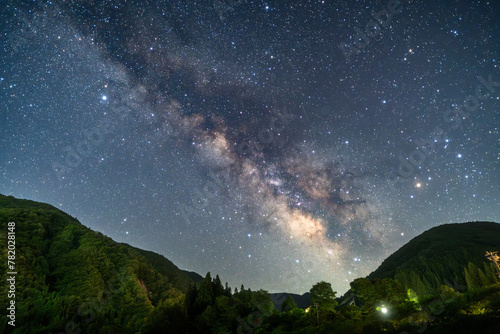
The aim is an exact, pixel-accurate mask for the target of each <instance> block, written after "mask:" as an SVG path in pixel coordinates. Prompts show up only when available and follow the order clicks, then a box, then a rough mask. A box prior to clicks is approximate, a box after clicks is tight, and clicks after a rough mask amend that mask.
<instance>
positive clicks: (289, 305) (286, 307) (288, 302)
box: [281, 295, 297, 312]
mask: <svg viewBox="0 0 500 334" xmlns="http://www.w3.org/2000/svg"><path fill="white" fill-rule="evenodd" d="M296 308H297V303H295V300H293V298H292V296H290V295H288V296H287V297H286V299H285V301H284V302H283V304H282V305H281V312H289V311H291V310H293V309H296Z"/></svg>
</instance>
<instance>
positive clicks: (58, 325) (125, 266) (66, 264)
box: [0, 195, 202, 333]
mask: <svg viewBox="0 0 500 334" xmlns="http://www.w3.org/2000/svg"><path fill="white" fill-rule="evenodd" d="M9 222H14V223H15V229H13V231H15V245H16V248H15V260H14V261H13V262H14V263H15V271H16V272H17V275H16V276H15V287H16V291H15V308H16V309H15V314H16V320H15V323H16V327H17V330H21V328H20V327H21V326H22V328H23V329H22V330H21V331H19V333H28V332H29V333H48V332H49V331H54V333H57V332H59V330H61V329H64V328H66V331H69V329H68V326H69V327H70V328H71V327H73V329H72V333H78V332H79V331H78V329H81V330H82V333H85V332H87V333H91V332H92V333H98V332H102V330H103V328H102V327H103V325H104V327H106V326H108V327H109V328H115V329H116V328H139V327H141V326H144V323H147V322H148V321H150V322H151V323H153V322H154V321H156V320H158V319H159V318H158V314H160V313H162V314H169V313H168V312H169V310H170V311H171V312H172V313H173V314H172V316H171V317H169V318H172V319H178V320H181V321H182V312H180V311H179V312H178V310H182V306H181V305H182V304H183V302H184V292H186V291H187V289H188V287H189V286H190V285H191V284H194V282H195V281H199V280H200V279H202V277H201V276H199V275H197V274H195V273H188V272H185V271H182V270H180V269H179V268H178V267H176V266H175V265H174V264H173V263H172V262H170V261H169V260H167V259H166V258H164V257H163V256H161V255H158V254H155V253H153V252H149V251H144V250H140V249H137V248H134V247H132V246H129V245H127V244H120V243H117V242H115V241H113V240H112V239H110V238H109V237H106V236H104V235H102V234H101V233H99V232H95V231H92V230H90V229H89V228H86V227H85V226H83V225H82V224H80V223H79V222H78V221H77V220H76V219H75V218H73V217H71V216H70V215H68V214H66V213H64V212H62V211H61V210H59V209H57V208H55V207H53V206H51V205H48V204H44V203H38V202H34V201H29V200H21V199H16V198H14V197H11V196H4V195H0V247H1V250H2V257H1V259H0V268H1V271H2V273H7V272H9V271H13V270H8V268H7V233H8V231H9V229H8V223H9ZM8 283H9V282H6V280H5V279H2V281H1V283H0V288H1V289H2V291H8V287H9V286H10V283H9V285H7V284H8ZM0 301H1V309H2V310H6V309H7V307H8V306H9V305H10V300H9V299H7V293H3V292H2V296H1V298H0ZM176 305H177V306H179V307H177V308H176V307H175V306H176ZM152 310H157V313H158V314H156V313H155V312H154V311H152ZM4 312H5V311H4ZM176 312H177V313H180V314H175V313H176ZM144 319H146V320H144ZM155 319H156V320H155ZM8 321H10V319H9V318H7V317H6V316H4V315H3V314H2V317H1V320H0V328H2V330H1V331H3V330H4V329H10V330H13V329H15V327H14V328H13V327H12V326H9V325H8V324H7V322H8ZM76 323H78V325H76ZM80 324H83V325H80ZM163 325H165V326H169V325H168V324H163ZM30 326H32V327H30ZM75 326H76V327H75ZM79 326H83V327H82V328H80V327H79ZM171 327H172V326H171ZM104 332H106V330H105V328H104ZM68 333H69V332H68Z"/></svg>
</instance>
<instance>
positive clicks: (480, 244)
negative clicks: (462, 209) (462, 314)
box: [368, 222, 500, 295]
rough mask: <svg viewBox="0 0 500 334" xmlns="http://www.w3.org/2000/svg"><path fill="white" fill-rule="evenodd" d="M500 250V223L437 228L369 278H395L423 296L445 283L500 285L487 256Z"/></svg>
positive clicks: (464, 287) (459, 287)
mask: <svg viewBox="0 0 500 334" xmlns="http://www.w3.org/2000/svg"><path fill="white" fill-rule="evenodd" d="M499 249H500V224H496V223H492V222H470V223H464V224H447V225H441V226H437V227H434V228H432V229H430V230H428V231H426V232H424V233H422V234H421V235H419V236H417V237H416V238H414V239H413V240H411V241H410V242H408V243H407V244H406V245H404V246H403V247H401V248H400V249H399V250H398V251H396V252H395V253H394V254H392V255H391V256H389V257H388V258H387V259H386V260H385V261H384V262H383V263H382V265H381V266H380V267H379V268H378V269H377V270H375V271H374V272H373V273H371V274H370V275H369V276H368V278H370V279H375V278H393V279H396V280H397V281H399V282H400V283H401V284H402V285H403V286H404V287H405V288H412V289H413V290H414V291H415V292H417V293H418V294H419V295H424V294H428V293H432V292H434V291H435V290H436V289H438V288H439V287H440V286H441V284H447V285H449V286H452V287H454V288H455V289H457V290H460V291H465V290H467V287H472V288H474V287H478V286H481V285H487V284H492V283H495V282H496V278H495V273H496V268H495V265H494V264H493V263H492V262H491V261H489V260H488V259H487V258H486V257H485V254H486V252H487V251H491V250H499Z"/></svg>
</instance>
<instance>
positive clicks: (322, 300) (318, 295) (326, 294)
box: [310, 281, 338, 312]
mask: <svg viewBox="0 0 500 334" xmlns="http://www.w3.org/2000/svg"><path fill="white" fill-rule="evenodd" d="M310 293H311V304H312V305H315V304H318V308H319V309H321V310H324V311H331V312H335V306H337V304H338V303H337V301H336V300H335V294H336V292H334V291H333V289H332V285H331V284H330V283H327V282H325V281H321V282H319V283H317V284H315V285H314V286H313V287H312V288H311V290H310Z"/></svg>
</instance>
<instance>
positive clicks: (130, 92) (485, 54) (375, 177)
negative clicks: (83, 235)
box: [0, 1, 500, 293]
mask: <svg viewBox="0 0 500 334" xmlns="http://www.w3.org/2000/svg"><path fill="white" fill-rule="evenodd" d="M394 4H395V3H393V2H391V1H390V2H383V1H380V2H378V1H376V2H373V1H370V2H369V1H360V2H356V3H353V4H351V3H347V2H334V3H325V2H321V1H319V2H317V1H309V2H307V1H306V2H304V1H297V2H286V3H279V2H261V1H258V2H250V1H215V2H212V1H206V2H202V3H199V2H198V3H194V2H190V1H178V2H176V1H171V2H161V1H160V2H148V1H143V2H130V1H127V2H126V1H102V2H99V1H73V2H59V1H55V2H53V3H51V4H44V3H43V2H41V1H39V2H33V3H30V4H21V3H19V4H10V5H8V6H7V9H6V10H5V12H3V13H2V21H3V22H6V23H5V24H4V25H3V27H2V36H3V38H2V41H1V43H2V44H1V46H2V48H3V50H4V55H2V58H1V65H2V68H3V71H2V75H1V77H0V89H1V92H2V99H1V102H0V103H1V106H2V115H1V117H2V118H1V119H2V122H1V125H0V129H1V131H2V134H3V135H2V142H1V148H2V150H1V155H2V159H1V161H0V170H1V172H2V174H1V175H2V178H1V179H0V186H1V189H2V190H1V191H2V192H3V193H6V194H9V195H13V196H17V197H23V198H29V199H34V200H37V201H42V202H48V203H50V204H53V205H55V206H57V207H59V208H61V209H62V210H65V211H66V212H68V213H70V214H71V215H73V216H75V217H77V218H78V219H80V221H81V222H82V223H83V224H85V225H86V226H89V227H91V228H92V229H94V230H97V231H100V232H102V233H105V234H107V235H109V236H110V237H112V238H113V239H115V240H117V241H120V242H126V243H129V244H132V245H134V246H136V247H140V248H144V249H149V250H153V251H155V252H158V253H160V254H163V255H165V256H166V257H168V258H169V259H170V260H172V261H173V262H174V263H176V264H177V265H178V266H180V267H181V268H184V269H188V270H194V271H197V272H198V273H200V274H202V275H204V274H205V273H206V272H207V271H211V272H212V273H213V274H215V273H218V274H220V276H221V277H222V279H223V280H227V281H228V282H229V284H230V285H232V286H239V285H240V284H245V286H247V287H251V288H252V289H259V288H263V289H267V290H270V291H290V292H298V293H302V292H305V291H308V290H309V289H310V288H311V286H312V285H313V284H315V283H316V282H318V281H321V280H325V281H328V282H331V283H332V285H333V286H334V288H335V290H337V291H339V292H340V293H342V292H345V291H346V289H347V288H348V286H349V282H350V281H351V280H353V279H354V278H356V277H359V276H364V275H367V274H369V273H370V271H372V270H374V269H376V267H377V266H378V265H379V264H380V263H381V261H382V260H383V259H384V258H385V257H386V256H387V255H388V254H390V253H391V252H393V251H395V250H396V249H397V248H399V247H400V246H402V245H403V244H404V243H405V242H407V241H408V240H410V239H411V238H412V237H414V236H416V235H418V234H419V233H421V232H423V231H425V230H426V229H428V228H431V227H433V226H436V225H440V224H446V223H452V222H453V223H456V222H465V221H474V220H493V221H500V219H499V218H500V211H499V208H500V206H499V205H498V204H499V203H498V198H499V194H500V186H499V185H500V179H499V177H500V176H499V173H498V161H499V160H498V159H499V158H500V153H499V140H500V135H499V127H500V124H499V123H500V122H499V120H498V113H497V112H496V111H497V110H498V106H499V99H500V98H499V96H500V83H498V82H499V81H500V71H499V69H498V59H499V57H498V56H499V54H498V52H499V48H498V41H499V38H500V36H499V31H500V30H499V28H500V27H499V26H498V25H499V23H498V22H500V20H498V19H499V17H498V13H500V8H498V5H496V4H495V5H494V4H491V3H489V2H482V1H479V2H477V3H475V4H469V3H468V2H466V1H441V2H439V3H437V4H429V3H426V2H424V1H401V2H396V5H394ZM377 20H380V21H379V23H380V24H378V23H377Z"/></svg>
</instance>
